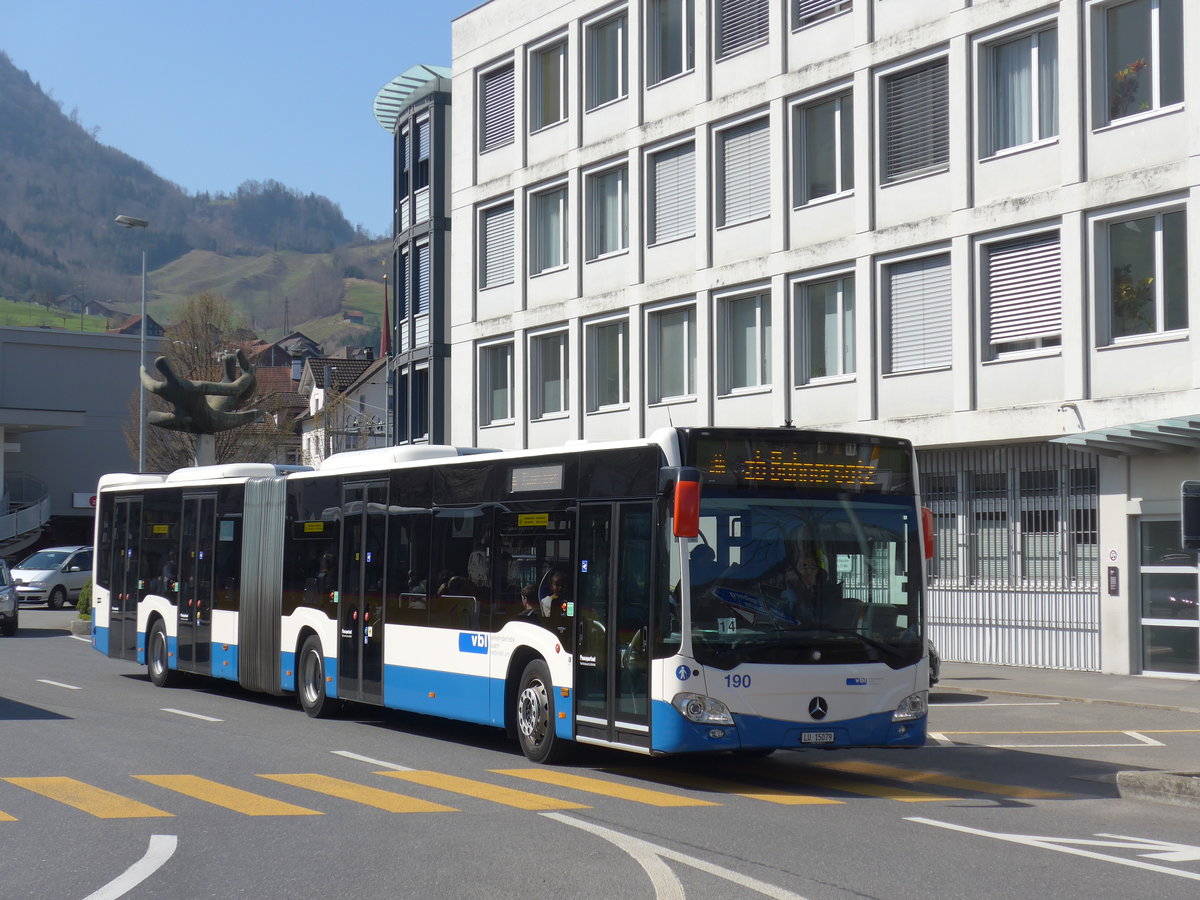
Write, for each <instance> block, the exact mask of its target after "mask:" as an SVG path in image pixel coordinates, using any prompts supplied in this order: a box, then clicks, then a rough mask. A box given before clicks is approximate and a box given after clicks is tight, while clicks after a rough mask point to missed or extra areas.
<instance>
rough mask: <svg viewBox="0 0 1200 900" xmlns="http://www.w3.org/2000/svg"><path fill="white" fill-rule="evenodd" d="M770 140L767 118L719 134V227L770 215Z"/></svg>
mask: <svg viewBox="0 0 1200 900" xmlns="http://www.w3.org/2000/svg"><path fill="white" fill-rule="evenodd" d="M770 141H771V130H770V126H769V123H768V122H767V120H766V119H759V120H757V121H754V122H747V123H746V124H745V125H738V126H736V127H734V128H727V129H725V130H724V131H720V132H718V133H717V165H718V167H719V168H718V178H719V179H720V184H719V185H718V189H717V191H718V192H717V196H718V198H719V203H720V206H719V208H718V210H717V225H718V227H719V226H722V225H737V224H740V223H741V222H750V221H752V220H754V219H761V218H764V217H765V216H769V215H770V214H771V145H770Z"/></svg>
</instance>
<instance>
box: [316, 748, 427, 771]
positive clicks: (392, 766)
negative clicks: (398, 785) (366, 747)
mask: <svg viewBox="0 0 1200 900" xmlns="http://www.w3.org/2000/svg"><path fill="white" fill-rule="evenodd" d="M329 752H330V753H332V754H334V755H335V756H344V757H346V759H355V760H358V761H359V762H365V763H370V764H371V765H373V766H383V767H384V768H385V769H393V770H394V771H397V772H414V771H416V770H415V769H413V768H410V767H409V766H401V765H398V764H397V763H390V762H384V761H383V760H382V759H372V758H371V757H369V756H360V755H359V754H357V753H351V752H350V751H349V750H330V751H329Z"/></svg>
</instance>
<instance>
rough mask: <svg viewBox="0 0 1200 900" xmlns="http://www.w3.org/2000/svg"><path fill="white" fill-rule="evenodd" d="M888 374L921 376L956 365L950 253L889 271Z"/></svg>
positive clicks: (915, 261)
mask: <svg viewBox="0 0 1200 900" xmlns="http://www.w3.org/2000/svg"><path fill="white" fill-rule="evenodd" d="M886 285H887V290H888V296H887V304H886V305H887V319H886V321H887V323H888V334H887V356H886V359H885V362H884V371H885V372H887V373H889V374H894V373H899V372H916V371H920V370H921V369H931V368H935V367H938V366H948V365H950V362H951V356H950V353H951V341H950V257H949V255H947V254H942V255H940V256H931V257H927V258H925V259H915V260H909V261H906V262H899V263H893V264H891V265H889V266H888V267H887V276H886Z"/></svg>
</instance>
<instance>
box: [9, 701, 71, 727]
mask: <svg viewBox="0 0 1200 900" xmlns="http://www.w3.org/2000/svg"><path fill="white" fill-rule="evenodd" d="M69 718H71V717H70V716H64V715H60V714H59V713H56V712H51V711H50V710H48V709H43V708H42V707H40V706H30V705H29V704H28V703H20V702H18V701H16V700H9V699H7V698H6V697H0V722H32V721H38V720H51V719H63V720H65V719H69Z"/></svg>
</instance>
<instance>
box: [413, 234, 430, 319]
mask: <svg viewBox="0 0 1200 900" xmlns="http://www.w3.org/2000/svg"><path fill="white" fill-rule="evenodd" d="M416 251H417V252H416V254H415V255H414V257H413V263H414V266H413V268H414V270H415V271H414V272H413V280H414V281H415V282H416V285H417V306H416V309H414V310H413V313H414V314H415V315H418V316H421V315H424V314H425V313H427V312H429V245H428V244H417V246H416Z"/></svg>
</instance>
